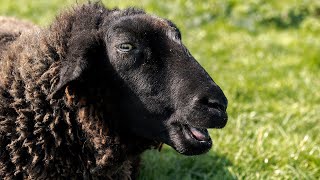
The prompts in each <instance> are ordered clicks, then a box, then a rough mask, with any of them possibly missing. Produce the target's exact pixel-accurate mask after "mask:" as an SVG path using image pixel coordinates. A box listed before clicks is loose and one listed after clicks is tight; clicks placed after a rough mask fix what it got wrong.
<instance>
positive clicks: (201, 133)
mask: <svg viewBox="0 0 320 180" xmlns="http://www.w3.org/2000/svg"><path fill="white" fill-rule="evenodd" d="M184 129H185V131H186V132H187V133H188V134H189V135H190V136H191V137H192V138H193V139H195V140H197V141H200V142H208V141H211V138H210V135H209V133H208V130H207V129H205V128H196V127H192V126H188V125H185V126H184Z"/></svg>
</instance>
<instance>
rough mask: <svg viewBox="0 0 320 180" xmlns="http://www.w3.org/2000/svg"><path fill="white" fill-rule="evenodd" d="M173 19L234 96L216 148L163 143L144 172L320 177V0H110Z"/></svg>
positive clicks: (49, 14) (29, 11) (16, 3)
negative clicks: (179, 149) (182, 149)
mask: <svg viewBox="0 0 320 180" xmlns="http://www.w3.org/2000/svg"><path fill="white" fill-rule="evenodd" d="M77 2H78V3H79V4H81V3H82V2H83V0H78V1H76V0H51V1H47V0H37V1H35V0H1V1H0V14H1V15H8V16H16V17H18V18H23V19H29V20H31V21H33V22H34V23H36V24H39V25H41V26H44V27H45V26H47V25H49V24H50V22H51V21H52V20H53V19H54V16H55V15H56V14H57V13H59V12H61V11H63V10H66V9H70V7H71V5H72V4H76V3H77ZM103 2H104V4H105V5H106V6H107V7H110V8H113V7H116V6H117V7H120V8H125V7H128V6H135V7H140V8H144V9H145V10H146V11H147V12H149V13H152V14H156V15H158V16H161V17H165V18H168V19H171V20H172V21H173V22H175V23H176V24H177V25H178V27H180V30H181V31H182V38H183V41H184V43H185V44H186V46H187V47H188V48H189V50H190V51H191V53H192V54H193V56H194V57H195V58H196V59H197V60H198V61H199V62H200V64H202V65H203V66H204V68H205V69H206V70H207V71H208V72H209V74H210V75H211V76H212V77H213V79H214V80H215V81H216V83H217V84H219V85H220V87H221V88H222V89H223V90H224V92H225V94H226V95H227V97H228V99H229V107H228V113H229V122H228V124H227V126H226V127H225V128H224V129H222V130H211V131H210V134H211V135H212V138H213V142H214V145H213V148H212V150H211V151H210V152H209V153H207V154H205V155H201V156H196V157H185V156H182V155H179V154H177V153H176V152H175V151H174V150H172V149H171V148H170V147H168V146H165V147H164V149H163V150H162V152H160V153H158V152H156V151H148V152H146V153H145V154H144V156H143V166H142V171H141V175H140V179H141V180H149V179H157V180H158V179H160V180H161V179H163V180H165V179H184V180H188V179H190V180H191V179H199V180H200V179H320V136H319V132H320V1H318V0H282V1H279V0H269V1H265V0H246V1H244V0H243V1H241V0H206V1H205V0H199V1H192V0H161V1H157V0H136V1H134V0H121V1H120V2H118V1H117V0H105V1H103Z"/></svg>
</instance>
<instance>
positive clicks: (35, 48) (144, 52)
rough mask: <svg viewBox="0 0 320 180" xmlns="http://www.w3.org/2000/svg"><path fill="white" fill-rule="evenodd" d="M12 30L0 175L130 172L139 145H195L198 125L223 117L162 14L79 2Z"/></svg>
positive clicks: (212, 87)
mask: <svg viewBox="0 0 320 180" xmlns="http://www.w3.org/2000/svg"><path fill="white" fill-rule="evenodd" d="M12 33H13V36H12V37H13V38H11V39H10V38H9V39H7V40H6V41H1V38H0V43H1V44H0V47H1V46H2V47H5V48H4V50H2V51H0V53H1V54H0V57H1V59H0V95H1V96H0V179H130V178H134V177H136V175H137V172H138V167H139V156H140V155H141V153H142V152H143V151H145V150H146V149H149V148H159V147H160V146H161V144H162V143H165V144H168V145H170V146H171V147H173V148H174V149H175V150H176V151H178V152H179V153H181V154H185V155H196V154H202V153H205V152H207V151H208V150H209V149H210V148H211V144H212V141H211V139H210V136H209V134H208V131H207V128H222V127H224V126H225V124H226V122H227V114H226V108H227V99H226V97H225V95H224V94H223V92H222V90H221V89H220V88H219V87H218V86H217V85H216V84H215V83H214V82H213V80H212V79H211V78H210V77H209V75H208V74H207V73H206V72H205V70H204V69H203V68H202V67H201V66H200V65H199V64H198V63H197V62H196V60H195V59H194V58H193V57H192V56H191V54H190V53H189V51H188V50H187V49H186V47H185V46H184V45H183V44H182V42H181V35H180V32H179V30H178V28H177V27H176V26H175V25H174V24H173V23H172V22H170V21H168V20H165V19H161V18H158V17H156V16H153V15H148V14H146V13H145V12H144V11H143V10H138V9H134V8H129V9H125V10H118V9H113V10H109V9H106V8H105V7H104V6H103V5H102V4H101V3H88V4H85V5H81V6H78V7H75V8H74V9H73V10H72V11H70V12H66V13H63V14H62V15H60V16H59V17H57V19H56V20H55V22H54V23H53V24H52V25H51V26H50V27H49V28H48V29H40V28H36V27H34V28H33V30H32V31H29V32H22V34H21V35H20V33H19V35H17V34H15V33H16V32H13V31H12ZM9 35H10V34H9ZM0 37H2V36H1V34H0Z"/></svg>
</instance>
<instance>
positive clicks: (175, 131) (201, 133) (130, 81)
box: [102, 14, 227, 155]
mask: <svg viewBox="0 0 320 180" xmlns="http://www.w3.org/2000/svg"><path fill="white" fill-rule="evenodd" d="M102 34H103V35H102V36H103V38H102V39H103V41H104V43H105V47H106V54H107V55H106V56H107V57H106V59H108V60H107V61H108V62H107V63H108V64H109V65H110V67H111V68H112V71H113V79H114V80H116V81H117V82H121V83H120V84H119V85H118V86H117V87H115V88H114V89H115V90H114V91H117V93H119V96H118V97H121V98H120V99H117V101H118V102H120V104H121V107H120V108H119V110H118V111H119V113H120V114H122V115H121V116H125V117H124V118H122V119H125V120H123V121H125V122H123V124H126V125H127V128H128V130H129V131H130V132H131V133H133V134H135V135H138V136H140V137H143V138H146V139H150V140H157V141H159V142H163V143H166V144H168V145H170V146H171V147H173V148H174V149H175V150H176V151H178V152H179V153H182V154H185V155H196V154H201V153H204V152H206V151H208V150H209V149H210V147H211V145H212V141H211V138H210V136H209V134H208V131H207V128H222V127H224V126H225V124H226V122H227V114H226V108H227V99H226V97H225V95H224V94H223V92H222V90H221V89H220V88H219V86H218V85H216V84H215V83H214V81H213V80H212V79H211V78H210V77H209V75H208V74H207V73H206V72H205V70H204V69H203V68H202V67H201V66H200V65H199V64H198V63H197V61H196V60H195V59H194V58H193V57H192V56H191V54H190V53H189V51H188V50H187V49H186V47H185V46H184V45H183V44H182V42H181V35H180V32H179V30H178V29H177V27H176V26H175V25H174V24H173V23H171V22H170V21H167V20H163V19H160V18H157V17H153V16H149V15H146V14H140V15H134V16H125V17H121V18H119V19H118V20H117V21H114V22H112V23H111V24H108V26H106V27H104V30H103V33H102Z"/></svg>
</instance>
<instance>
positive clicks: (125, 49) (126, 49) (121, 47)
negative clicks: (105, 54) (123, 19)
mask: <svg viewBox="0 0 320 180" xmlns="http://www.w3.org/2000/svg"><path fill="white" fill-rule="evenodd" d="M133 48H134V47H133V45H132V44H129V43H124V44H120V45H119V47H118V49H119V50H120V51H122V52H129V51H131V50H132V49H133Z"/></svg>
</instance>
